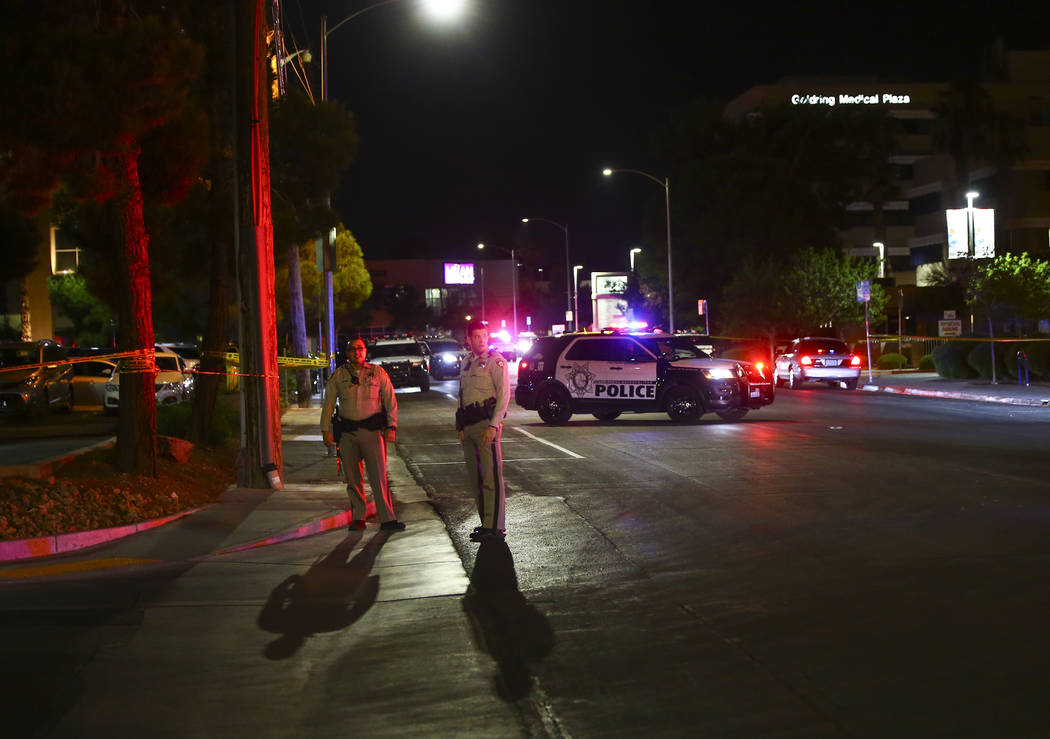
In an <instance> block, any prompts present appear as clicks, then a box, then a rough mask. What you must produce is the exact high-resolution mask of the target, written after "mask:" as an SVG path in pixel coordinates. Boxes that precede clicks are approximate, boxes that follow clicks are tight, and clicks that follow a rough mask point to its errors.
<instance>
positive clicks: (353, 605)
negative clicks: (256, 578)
mask: <svg viewBox="0 0 1050 739" xmlns="http://www.w3.org/2000/svg"><path fill="white" fill-rule="evenodd" d="M362 538H363V537H362V534H361V532H360V531H354V532H352V533H350V534H349V535H348V536H347V537H346V539H344V540H343V541H342V542H340V543H339V546H337V547H336V548H335V549H333V550H332V551H331V552H330V553H329V554H327V555H326V556H325V557H324V558H323V559H320V560H318V561H317V562H315V563H314V564H313V565H312V566H311V567H310V569H309V570H307V571H306V572H305V573H303V574H302V575H292V576H291V577H289V578H288V579H286V580H285V581H284V582H282V583H281V584H280V585H278V586H277V587H276V588H274V589H273V592H271V593H270V597H269V599H268V600H267V601H266V605H264V606H263V609H262V611H261V612H260V613H259V628H261V629H263V630H264V631H270V632H272V633H274V634H280V636H279V637H278V638H277V639H276V640H274V641H272V642H270V643H269V644H267V645H266V649H264V650H263V654H265V655H266V657H268V658H269V659H274V660H277V659H287V658H288V657H291V656H292V655H293V654H295V652H296V651H297V650H298V649H299V647H301V646H302V645H303V643H304V642H305V641H306V638H307V637H310V636H314V635H315V634H320V633H324V632H330V631H339V630H341V629H345V628H346V627H347V626H349V625H350V624H352V623H354V622H355V621H357V620H358V619H359V618H361V616H363V615H364V614H365V613H366V612H367V611H368V609H369V608H371V607H372V605H373V604H374V603H375V601H376V596H377V595H378V593H379V575H372V574H370V573H371V572H372V567H373V566H374V565H375V561H376V557H377V556H378V555H379V550H380V549H382V548H383V545H384V544H385V543H386V542H387V539H389V538H390V535H389V534H388V533H387V532H385V531H379V532H376V534H375V535H374V536H373V537H372V538H371V540H369V542H368V543H367V544H366V545H365V546H364V547H362V548H361V551H359V552H358V553H357V554H356V555H354V558H353V559H351V560H349V561H347V557H349V556H350V552H352V551H353V549H354V547H355V546H356V545H357V544H358V543H359V542H360V541H361V540H362Z"/></svg>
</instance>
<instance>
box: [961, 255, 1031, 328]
mask: <svg viewBox="0 0 1050 739" xmlns="http://www.w3.org/2000/svg"><path fill="white" fill-rule="evenodd" d="M966 296H967V303H968V304H969V305H970V306H971V307H973V308H981V309H983V310H984V311H986V312H987V313H988V314H989V315H991V316H992V317H993V318H1006V317H1010V316H1011V315H1012V316H1016V317H1018V318H1025V319H1030V320H1031V319H1039V318H1046V317H1048V316H1050V262H1047V261H1046V260H1044V259H1032V257H1030V256H1029V255H1028V253H1027V252H1025V253H1022V254H1000V255H999V256H997V257H995V259H992V260H989V261H988V262H986V263H984V264H981V265H979V266H978V267H977V268H976V269H975V270H974V272H973V274H972V275H971V277H970V280H969V283H968V284H967V291H966Z"/></svg>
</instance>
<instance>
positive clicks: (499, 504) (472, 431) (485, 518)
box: [463, 421, 507, 530]
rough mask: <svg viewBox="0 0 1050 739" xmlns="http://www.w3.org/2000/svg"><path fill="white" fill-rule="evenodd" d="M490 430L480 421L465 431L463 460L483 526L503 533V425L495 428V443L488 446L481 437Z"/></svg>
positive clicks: (486, 424)
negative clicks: (501, 441) (501, 440)
mask: <svg viewBox="0 0 1050 739" xmlns="http://www.w3.org/2000/svg"><path fill="white" fill-rule="evenodd" d="M488 428H489V422H488V421H478V422H477V423H472V424H470V425H469V426H467V427H466V428H464V429H463V458H464V459H465V460H466V463H467V476H468V477H469V479H470V488H471V490H473V491H474V494H475V495H476V496H477V503H478V515H479V516H480V517H481V525H482V526H484V527H485V528H488V529H501V530H502V529H505V528H507V525H506V521H505V520H504V508H505V507H506V497H507V493H506V489H505V488H504V485H503V450H502V448H501V447H500V437H501V436H502V435H503V425H502V424H500V425H499V426H497V427H496V435H495V436H493V437H492V442H491V443H489V444H485V443H483V442H482V436H483V435H484V434H485V431H487V430H488Z"/></svg>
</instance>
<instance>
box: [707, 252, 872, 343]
mask: <svg viewBox="0 0 1050 739" xmlns="http://www.w3.org/2000/svg"><path fill="white" fill-rule="evenodd" d="M874 276H875V267H874V265H872V264H871V263H869V262H864V261H861V260H858V259H853V258H850V257H846V256H843V255H842V254H840V253H839V252H837V251H835V250H833V249H814V248H812V247H811V248H807V249H802V250H800V251H798V252H796V253H794V254H791V255H788V256H786V257H781V258H775V257H769V258H767V259H765V260H761V261H754V260H750V261H748V262H747V263H746V264H745V266H744V268H743V269H741V270H740V271H739V273H738V274H737V275H736V277H734V278H733V279H732V280H731V281H730V282H729V283H728V284H727V285H726V289H725V293H724V299H723V300H722V303H721V306H720V313H721V314H723V315H725V316H726V319H725V320H726V323H727V325H728V327H729V330H731V331H733V332H736V333H743V334H745V335H748V334H759V335H780V336H796V335H799V334H803V333H808V332H810V331H814V330H816V329H818V328H820V327H822V326H826V325H829V324H830V325H832V326H834V327H835V329H836V330H837V331H838V332H839V333H842V329H843V327H845V326H848V325H851V324H857V323H863V321H864V305H863V304H862V303H859V302H858V301H857V287H856V285H857V282H859V281H862V280H868V281H869V283H870V287H871V302H870V303H869V305H868V312H869V318H870V320H871V321H872V322H875V321H878V320H881V318H882V315H883V313H884V311H885V309H886V303H887V300H888V296H887V295H886V292H885V290H883V288H882V286H880V285H879V284H877V283H875V282H874Z"/></svg>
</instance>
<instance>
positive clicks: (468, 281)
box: [445, 262, 474, 285]
mask: <svg viewBox="0 0 1050 739" xmlns="http://www.w3.org/2000/svg"><path fill="white" fill-rule="evenodd" d="M445 284H446V285H473V284H474V265H473V264H458V263H456V262H445Z"/></svg>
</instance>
